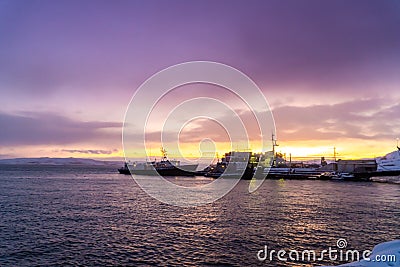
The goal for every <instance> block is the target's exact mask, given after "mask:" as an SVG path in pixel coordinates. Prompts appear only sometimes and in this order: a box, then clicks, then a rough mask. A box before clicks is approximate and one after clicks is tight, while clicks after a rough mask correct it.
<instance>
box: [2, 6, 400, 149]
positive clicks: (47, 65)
mask: <svg viewBox="0 0 400 267" xmlns="http://www.w3.org/2000/svg"><path fill="white" fill-rule="evenodd" d="M192 60H210V61H217V62H221V63H225V64H228V65H231V66H233V67H235V68H237V69H239V70H241V71H243V72H244V73H246V74H247V75H248V76H250V77H251V78H252V79H253V80H254V81H255V82H256V83H257V84H258V85H259V87H260V88H261V89H262V90H263V92H264V94H265V96H266V98H267V99H268V101H269V102H270V104H271V108H272V109H273V112H274V116H275V120H276V125H277V129H278V138H279V139H280V140H281V141H282V142H283V143H284V142H287V144H290V146H291V147H293V148H294V147H296V146H300V145H299V143H300V142H306V141H307V142H314V143H318V144H319V145H320V146H326V147H329V146H333V145H339V146H340V145H341V144H343V145H342V146H343V147H342V150H343V151H346V149H347V148H346V147H345V144H346V143H349V142H351V143H353V144H354V143H356V144H358V147H364V148H365V150H371V149H377V148H381V149H382V150H383V149H385V150H386V149H391V148H393V147H394V144H395V143H394V142H395V141H394V140H395V139H396V138H397V137H400V119H399V115H400V113H399V112H400V104H399V103H400V88H399V85H400V2H399V1H396V0H394V1H384V0H376V1H364V0H363V1H361V0H360V1H347V0H343V1H342V0H337V1H15V0H12V1H4V0H0V92H1V97H0V129H1V130H0V157H17V156H35V155H37V156H46V155H50V156H80V154H87V155H93V156H96V155H98V154H99V153H100V154H101V153H103V152H105V153H103V154H104V155H110V153H111V152H115V151H119V152H120V151H121V139H120V136H121V133H120V131H121V130H120V125H121V123H122V120H123V116H124V112H125V109H126V106H127V104H128V103H129V100H130V98H131V96H132V94H133V92H134V91H135V89H136V88H137V87H138V86H139V85H140V84H141V83H142V82H144V81H145V80H146V79H147V78H148V77H149V76H151V75H152V74H154V73H156V72H158V71H160V70H162V69H163V68H166V67H168V66H171V65H174V64H177V63H182V62H185V61H192ZM296 142H297V143H296ZM378 142H381V143H380V144H379V143H378ZM100 144H101V145H100ZM382 144H384V145H382ZM352 148H353V149H355V148H354V147H352ZM110 151H111V152H110ZM92 152H93V153H92ZM379 152H381V151H379ZM379 152H377V153H379ZM388 152H389V151H388ZM345 153H349V154H351V153H352V152H351V151H350V150H349V151H348V152H344V154H345Z"/></svg>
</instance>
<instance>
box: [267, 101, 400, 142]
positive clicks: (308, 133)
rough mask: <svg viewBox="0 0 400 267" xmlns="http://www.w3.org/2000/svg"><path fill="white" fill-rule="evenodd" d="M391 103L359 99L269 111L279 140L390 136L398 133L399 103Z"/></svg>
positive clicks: (373, 138) (399, 123)
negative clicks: (273, 119) (272, 115)
mask: <svg viewBox="0 0 400 267" xmlns="http://www.w3.org/2000/svg"><path fill="white" fill-rule="evenodd" d="M391 102H392V104H390V103H391ZM391 102H388V100H384V99H360V100H353V101H347V102H343V103H339V104H334V105H314V106H308V107H295V106H283V107H278V108H276V109H274V110H273V114H274V117H275V121H276V125H277V131H278V134H279V138H280V139H282V140H288V141H289V140H335V139H341V138H354V139H361V140H382V139H393V138H396V137H397V136H398V135H399V134H400V122H399V120H398V114H400V113H399V112H400V104H397V103H396V100H392V101H391Z"/></svg>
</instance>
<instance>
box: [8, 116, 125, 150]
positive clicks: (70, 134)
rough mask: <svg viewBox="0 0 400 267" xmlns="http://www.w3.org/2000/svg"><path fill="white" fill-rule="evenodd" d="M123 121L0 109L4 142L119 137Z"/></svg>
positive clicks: (45, 142) (68, 141)
mask: <svg viewBox="0 0 400 267" xmlns="http://www.w3.org/2000/svg"><path fill="white" fill-rule="evenodd" d="M121 127H122V123H120V122H102V121H86V122H84V121H78V120H73V119H70V118H67V117H64V116H62V115H58V114H55V113H45V112H23V113H20V114H7V113H0V129H1V130H0V145H3V146H10V145H50V144H52V145H55V144H57V145H65V144H72V143H81V142H100V141H101V140H103V141H104V140H107V141H108V142H109V141H110V140H112V141H114V140H115V141H119V138H120V136H121Z"/></svg>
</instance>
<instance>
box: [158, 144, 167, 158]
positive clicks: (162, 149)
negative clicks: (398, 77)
mask: <svg viewBox="0 0 400 267" xmlns="http://www.w3.org/2000/svg"><path fill="white" fill-rule="evenodd" d="M160 150H161V154H162V156H163V160H166V159H167V150H165V149H164V148H163V147H161V149H160Z"/></svg>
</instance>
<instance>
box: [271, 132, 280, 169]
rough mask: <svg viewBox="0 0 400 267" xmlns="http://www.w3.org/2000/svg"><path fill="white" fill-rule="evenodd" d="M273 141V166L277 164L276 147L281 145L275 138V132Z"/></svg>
mask: <svg viewBox="0 0 400 267" xmlns="http://www.w3.org/2000/svg"><path fill="white" fill-rule="evenodd" d="M271 141H272V164H271V167H274V166H275V165H276V156H275V147H276V146H279V145H278V144H277V143H276V138H275V135H274V134H272V138H271Z"/></svg>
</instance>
